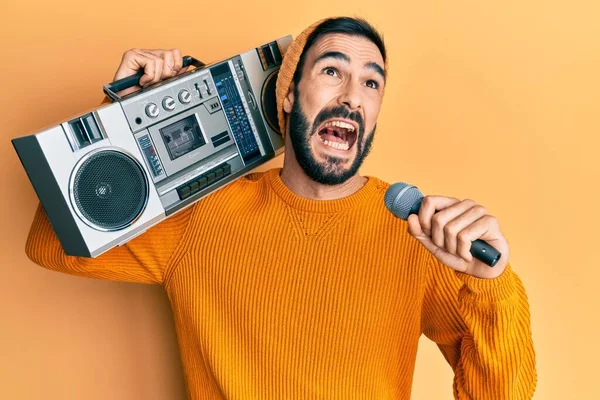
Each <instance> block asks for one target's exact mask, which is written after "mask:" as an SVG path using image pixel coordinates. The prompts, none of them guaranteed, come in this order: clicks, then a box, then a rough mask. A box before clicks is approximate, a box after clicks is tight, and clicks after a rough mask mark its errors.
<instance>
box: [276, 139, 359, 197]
mask: <svg viewBox="0 0 600 400" xmlns="http://www.w3.org/2000/svg"><path fill="white" fill-rule="evenodd" d="M281 180H282V181H283V183H284V184H285V185H286V186H287V187H288V189H290V190H291V191H292V192H294V193H296V194H297V195H298V196H301V197H305V198H307V199H311V200H337V199H341V198H344V197H348V196H350V195H352V194H354V193H356V192H357V191H359V190H360V189H361V188H362V187H363V186H364V184H365V183H366V182H367V178H365V177H363V176H360V175H359V174H356V175H354V176H353V177H351V178H350V179H348V180H347V181H345V182H344V183H341V184H339V185H324V184H322V183H319V182H315V181H314V180H312V179H311V178H309V177H308V175H306V173H305V172H304V170H303V169H302V167H301V166H300V165H299V164H298V162H297V161H296V158H295V157H294V155H293V154H288V151H286V155H285V158H284V161H283V169H282V170H281Z"/></svg>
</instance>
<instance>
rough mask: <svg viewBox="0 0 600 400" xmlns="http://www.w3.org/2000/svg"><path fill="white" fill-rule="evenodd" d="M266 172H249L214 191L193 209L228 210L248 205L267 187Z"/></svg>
mask: <svg viewBox="0 0 600 400" xmlns="http://www.w3.org/2000/svg"><path fill="white" fill-rule="evenodd" d="M267 174H268V171H264V172H251V173H249V174H247V175H244V176H242V177H240V178H237V179H236V180H234V181H232V182H230V183H228V184H226V185H225V186H223V187H221V188H219V189H217V190H215V191H214V192H212V193H210V194H209V195H207V196H206V197H204V198H203V199H201V200H199V201H198V202H197V203H196V204H195V208H205V207H213V206H214V205H218V208H220V209H223V208H228V206H231V205H232V203H234V204H249V203H251V202H252V201H253V199H256V198H260V194H261V193H262V192H264V190H266V188H267V187H268V180H267Z"/></svg>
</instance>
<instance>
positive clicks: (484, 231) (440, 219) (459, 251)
mask: <svg viewBox="0 0 600 400" xmlns="http://www.w3.org/2000/svg"><path fill="white" fill-rule="evenodd" d="M436 211H437V212H436ZM408 232H409V233H410V234H411V235H412V236H414V237H415V238H416V239H417V240H418V241H419V242H421V243H422V244H423V245H424V246H425V248H426V249H427V250H429V251H430V252H431V253H432V254H433V255H434V256H435V257H436V258H437V259H438V260H439V261H440V262H441V263H442V264H444V265H447V266H449V267H450V268H453V269H455V270H457V271H460V272H464V273H467V274H470V275H473V276H476V277H478V278H487V279H491V278H496V277H498V276H500V274H502V272H503V271H504V269H505V268H506V265H507V263H508V242H507V241H506V239H505V238H504V236H503V235H502V232H500V225H499V224H498V220H497V219H496V218H495V217H493V216H491V215H489V214H488V212H487V210H486V209H485V208H484V207H483V206H481V205H478V204H477V203H475V202H474V201H473V200H463V201H460V200H458V199H455V198H451V197H441V196H425V197H424V198H423V202H422V204H421V208H420V209H419V214H418V215H417V214H413V215H410V216H409V217H408ZM476 239H481V240H485V241H486V242H487V243H489V244H490V245H491V246H492V247H494V248H495V249H496V250H498V251H499V252H500V253H501V254H502V256H501V257H500V260H498V263H497V264H496V265H495V266H494V267H490V266H489V265H487V264H484V263H483V262H481V261H479V260H477V259H476V258H474V257H473V256H472V255H471V252H470V251H469V250H470V248H471V242H472V241H474V240H476Z"/></svg>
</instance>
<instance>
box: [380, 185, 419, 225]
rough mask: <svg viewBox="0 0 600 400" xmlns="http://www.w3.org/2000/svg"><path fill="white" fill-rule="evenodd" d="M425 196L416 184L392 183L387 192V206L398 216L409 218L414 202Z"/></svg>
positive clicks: (385, 199)
mask: <svg viewBox="0 0 600 400" xmlns="http://www.w3.org/2000/svg"><path fill="white" fill-rule="evenodd" d="M422 197H423V193H421V192H420V191H419V189H417V187H416V186H413V185H409V184H408V183H404V182H398V183H394V184H393V185H391V186H390V187H389V188H388V190H387V191H386V192H385V198H384V201H385V206H386V207H387V209H388V210H390V211H391V212H392V214H394V215H395V216H396V217H397V218H402V219H404V220H406V219H408V216H409V214H410V209H411V208H412V206H413V204H415V202H417V201H418V200H419V199H420V198H422Z"/></svg>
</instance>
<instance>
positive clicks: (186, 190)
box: [177, 185, 192, 200]
mask: <svg viewBox="0 0 600 400" xmlns="http://www.w3.org/2000/svg"><path fill="white" fill-rule="evenodd" d="M177 192H178V193H179V198H180V199H181V200H183V199H185V198H186V197H189V196H190V195H191V194H192V189H191V188H190V187H189V186H187V185H186V186H182V187H180V188H178V189H177Z"/></svg>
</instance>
